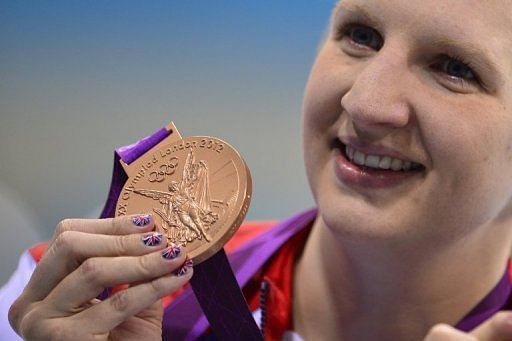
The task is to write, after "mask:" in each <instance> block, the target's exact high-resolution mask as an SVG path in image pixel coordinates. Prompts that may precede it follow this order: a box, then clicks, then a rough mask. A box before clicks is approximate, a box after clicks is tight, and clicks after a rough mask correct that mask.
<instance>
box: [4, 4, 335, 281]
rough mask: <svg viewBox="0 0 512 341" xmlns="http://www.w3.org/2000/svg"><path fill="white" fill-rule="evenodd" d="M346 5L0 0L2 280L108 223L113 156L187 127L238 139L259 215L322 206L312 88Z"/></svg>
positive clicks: (279, 215) (188, 131) (253, 209)
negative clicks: (45, 247)
mask: <svg viewBox="0 0 512 341" xmlns="http://www.w3.org/2000/svg"><path fill="white" fill-rule="evenodd" d="M334 4H335V1H334V0H315V1H311V0H309V1H305V0H294V1H277V0H273V1H271V0H260V1H241V0H237V1H234V0H233V1H227V0H216V1H206V0H196V1H172V0H167V1H158V0H155V1H126V0H125V1H99V0H97V1H84V0H82V1H77V0H65V1H64V0H56V1H14V0H12V1H6V0H0V214H2V217H3V219H2V223H1V225H0V233H1V235H0V236H1V237H0V257H1V261H0V285H2V284H3V283H4V282H5V281H6V280H7V279H8V278H9V275H10V273H11V272H12V271H13V270H14V268H15V267H16V262H17V259H18V257H19V255H20V254H21V253H22V252H23V250H24V249H26V248H27V247H29V246H30V245H32V244H33V243H35V242H37V241H40V240H44V239H47V238H49V237H50V235H51V233H52V231H53V229H54V227H55V225H56V224H57V223H58V222H59V221H60V220H62V219H63V218H67V217H97V216H98V214H99V212H100V210H101V208H102V206H103V203H104V201H105V198H106V195H107V191H108V187H109V183H110V176H111V169H112V158H113V150H114V148H115V147H116V146H121V145H125V144H129V143H132V142H134V141H135V140H138V139H139V138H141V137H143V136H146V135H148V134H150V133H152V132H153V131H155V130H156V129H158V128H159V127H161V126H164V125H165V124H167V123H168V122H169V121H171V120H172V121H174V123H175V124H176V125H177V127H178V129H179V130H180V132H181V134H182V135H183V136H187V135H212V136H216V137H219V138H221V139H224V140H226V141H228V142H230V143H231V144H232V145H234V146H235V147H236V148H237V149H238V150H239V151H240V153H241V154H242V155H243V157H244V158H245V159H246V161H247V163H248V165H249V168H250V169H251V171H252V174H253V185H254V186H253V187H254V196H253V202H252V205H251V208H250V211H249V214H248V219H251V220H255V219H280V218H284V217H286V216H288V215H290V214H292V213H294V212H296V211H298V210H300V209H303V208H306V207H310V206H312V205H313V201H312V199H311V195H310V193H309V187H308V185H307V181H306V178H305V174H304V170H303V164H302V154H301V139H300V127H301V124H300V112H301V101H302V92H303V89H304V85H305V83H306V80H307V77H308V72H309V69H310V67H311V65H312V63H313V60H314V56H315V53H316V49H317V46H318V44H319V42H320V40H321V38H322V36H323V34H324V29H325V28H326V24H327V20H328V17H329V14H330V11H331V9H332V7H333V6H334Z"/></svg>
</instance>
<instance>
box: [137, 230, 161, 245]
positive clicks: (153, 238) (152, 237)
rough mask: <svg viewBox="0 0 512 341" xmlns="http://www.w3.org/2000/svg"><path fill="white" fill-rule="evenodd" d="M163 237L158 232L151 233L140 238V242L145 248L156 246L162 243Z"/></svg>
mask: <svg viewBox="0 0 512 341" xmlns="http://www.w3.org/2000/svg"><path fill="white" fill-rule="evenodd" d="M163 237H164V236H163V235H162V234H161V233H160V232H153V233H149V234H146V235H144V236H142V242H143V243H144V245H146V246H156V245H159V244H160V243H161V242H162V238H163Z"/></svg>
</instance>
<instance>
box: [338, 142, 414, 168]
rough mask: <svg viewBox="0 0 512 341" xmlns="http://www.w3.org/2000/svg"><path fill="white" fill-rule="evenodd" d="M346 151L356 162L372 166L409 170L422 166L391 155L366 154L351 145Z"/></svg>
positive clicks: (346, 147)
mask: <svg viewBox="0 0 512 341" xmlns="http://www.w3.org/2000/svg"><path fill="white" fill-rule="evenodd" d="M345 152H346V155H347V156H348V158H349V159H350V160H351V161H353V162H354V163H356V164H358V165H364V166H367V167H370V168H377V169H379V168H380V169H391V170H394V171H399V170H404V171H408V170H411V169H417V168H419V167H421V165H420V164H419V163H416V162H411V161H404V160H400V159H395V158H392V157H389V156H378V155H366V154H363V153H361V152H360V151H358V150H355V149H353V148H350V147H349V146H345Z"/></svg>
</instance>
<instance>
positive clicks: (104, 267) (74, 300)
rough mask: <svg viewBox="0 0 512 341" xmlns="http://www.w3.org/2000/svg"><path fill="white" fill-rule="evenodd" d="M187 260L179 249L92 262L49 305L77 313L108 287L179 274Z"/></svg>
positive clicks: (56, 291) (62, 286) (62, 284)
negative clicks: (173, 273)
mask: <svg viewBox="0 0 512 341" xmlns="http://www.w3.org/2000/svg"><path fill="white" fill-rule="evenodd" d="M185 260H186V254H185V252H184V251H182V249H181V248H180V247H179V246H176V245H172V246H170V247H168V248H166V249H165V250H162V251H157V252H153V253H151V254H148V255H144V256H140V257H108V258H102V257H94V258H89V259H87V260H86V261H85V262H84V263H83V264H82V265H81V266H80V267H79V268H78V269H76V270H75V271H73V273H71V274H70V275H69V276H67V277H66V278H64V280H62V282H60V283H59V284H58V285H57V287H55V289H54V290H53V291H52V292H51V293H50V294H49V295H48V296H47V297H46V299H45V301H46V302H48V303H49V304H50V305H51V306H52V307H53V308H54V309H55V310H57V311H59V312H60V311H61V312H64V313H65V314H66V313H68V312H76V311H77V309H80V307H82V306H83V305H84V303H86V302H89V301H90V300H91V299H92V298H94V297H96V296H98V295H99V294H100V293H101V292H102V291H103V290H104V289H105V288H106V287H111V286H115V285H120V284H131V283H134V282H147V281H150V280H153V279H155V278H157V277H160V276H163V275H167V274H169V273H171V272H173V271H175V270H178V269H179V268H180V266H181V265H182V264H183V263H184V262H185ZM77 288H80V290H77Z"/></svg>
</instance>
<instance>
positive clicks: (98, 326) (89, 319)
mask: <svg viewBox="0 0 512 341" xmlns="http://www.w3.org/2000/svg"><path fill="white" fill-rule="evenodd" d="M192 275H193V270H192V267H190V268H189V269H188V270H187V271H186V272H185V273H184V274H183V275H182V276H177V275H167V276H164V277H159V278H157V279H155V280H153V281H151V282H146V283H142V284H139V285H137V286H133V287H130V288H128V289H126V290H123V291H120V292H118V293H116V294H115V295H113V296H111V297H109V298H108V299H106V300H105V301H103V302H101V303H99V304H96V305H94V306H92V307H90V308H89V309H86V310H84V311H82V312H80V313H78V314H76V315H74V316H73V319H74V320H75V323H77V324H80V326H81V327H82V328H87V329H88V330H90V331H91V332H92V333H93V334H99V333H105V332H108V331H110V330H112V329H113V328H115V327H116V326H117V325H119V324H121V323H122V322H123V321H125V320H126V319H127V318H129V317H130V316H133V315H136V314H138V313H139V312H141V311H142V310H144V309H145V308H147V307H149V306H151V305H152V304H154V303H155V302H156V301H158V300H159V299H160V298H162V297H164V296H167V295H169V294H170V293H172V292H174V291H176V290H177V289H179V288H181V287H182V286H183V285H184V284H185V283H187V282H188V281H189V280H190V278H191V277H192Z"/></svg>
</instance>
